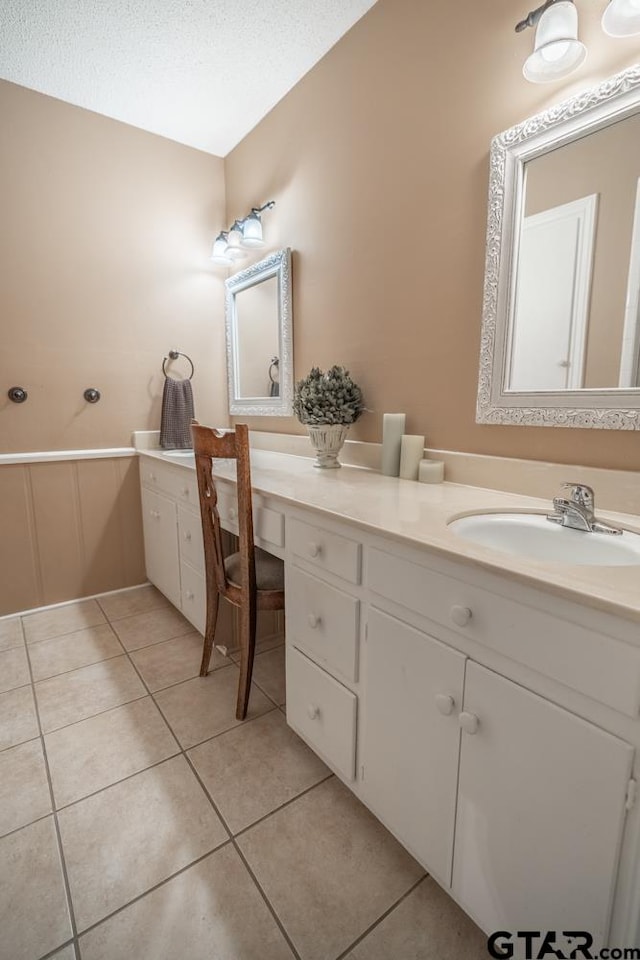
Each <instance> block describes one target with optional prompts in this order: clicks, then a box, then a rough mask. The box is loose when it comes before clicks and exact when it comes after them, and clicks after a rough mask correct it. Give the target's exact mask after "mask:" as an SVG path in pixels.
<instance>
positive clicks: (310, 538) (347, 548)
mask: <svg viewBox="0 0 640 960" xmlns="http://www.w3.org/2000/svg"><path fill="white" fill-rule="evenodd" d="M287 537H288V540H289V545H290V547H291V550H292V552H293V553H294V554H295V555H296V556H298V557H301V558H302V559H304V560H307V561H308V562H309V563H313V564H314V565H315V566H317V567H319V568H321V569H323V570H327V571H328V572H329V573H333V574H335V575H336V576H337V577H340V578H341V579H343V580H347V581H348V582H349V583H356V584H357V583H360V567H361V560H360V557H361V553H362V547H361V546H360V544H359V543H356V541H355V540H349V539H348V538H347V537H342V536H340V535H339V534H337V533H329V532H328V531H326V530H323V529H322V528H321V527H316V526H312V525H311V524H309V523H303V521H302V520H290V521H289V523H288V529H287Z"/></svg>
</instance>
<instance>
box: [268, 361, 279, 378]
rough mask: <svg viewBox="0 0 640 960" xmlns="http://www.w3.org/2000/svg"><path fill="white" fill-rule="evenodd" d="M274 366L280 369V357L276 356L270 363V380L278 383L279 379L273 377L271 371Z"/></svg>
mask: <svg viewBox="0 0 640 960" xmlns="http://www.w3.org/2000/svg"><path fill="white" fill-rule="evenodd" d="M274 367H275V368H276V370H278V371H279V370H280V357H274V358H273V360H272V361H271V363H270V365H269V380H271V383H278V381H277V380H274V379H273V373H272V372H271V371H272V370H273V368H274Z"/></svg>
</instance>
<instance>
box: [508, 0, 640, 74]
mask: <svg viewBox="0 0 640 960" xmlns="http://www.w3.org/2000/svg"><path fill="white" fill-rule="evenodd" d="M527 27H535V30H536V36H535V42H534V49H533V53H532V54H531V56H529V57H527V60H526V61H525V64H524V67H523V68H522V72H523V74H524V76H525V78H526V79H527V80H530V81H531V83H547V82H548V81H550V80H560V79H561V78H562V77H568V76H569V74H570V73H573V71H574V70H577V69H578V67H580V66H581V65H582V64H583V63H584V61H585V59H586V57H587V48H586V47H585V45H584V44H583V43H581V42H580V40H578V11H577V9H576V5H575V3H574V0H546V2H545V3H543V4H542V5H541V6H539V7H537V8H536V9H535V10H532V11H531V12H530V13H528V14H527V16H526V17H525V19H524V20H521V21H520V22H519V23H517V24H516V33H520V32H521V31H522V30H526V28H527ZM602 29H603V30H604V32H605V33H607V34H609V36H612V37H630V36H634V35H635V34H636V33H640V0H609V3H608V5H607V7H606V9H605V11H604V14H603V17H602Z"/></svg>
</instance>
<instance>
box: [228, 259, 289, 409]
mask: <svg viewBox="0 0 640 960" xmlns="http://www.w3.org/2000/svg"><path fill="white" fill-rule="evenodd" d="M225 290H226V293H225V319H226V336H227V373H228V380H229V412H230V413H232V414H244V415H245V416H252V417H255V416H263V417H289V416H291V414H292V413H293V329H292V327H293V319H292V313H291V250H290V249H289V248H288V247H287V248H286V249H284V250H278V251H276V252H275V253H272V254H270V255H269V256H268V257H265V258H264V260H260V262H259V263H254V264H253V265H252V266H250V267H247V268H246V269H245V270H241V271H240V272H239V273H236V274H234V276H232V277H229V278H228V279H227V280H225Z"/></svg>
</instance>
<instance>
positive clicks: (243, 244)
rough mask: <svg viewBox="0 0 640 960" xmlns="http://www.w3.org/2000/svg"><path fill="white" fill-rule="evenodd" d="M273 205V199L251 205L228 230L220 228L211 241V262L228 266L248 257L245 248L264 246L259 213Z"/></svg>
mask: <svg viewBox="0 0 640 960" xmlns="http://www.w3.org/2000/svg"><path fill="white" fill-rule="evenodd" d="M275 205H276V202H275V200H269V202H268V203H265V204H263V206H261V207H252V208H251V212H250V213H248V214H247V216H246V217H244V218H243V219H242V220H236V221H234V223H233V224H232V226H230V227H229V229H228V230H221V231H220V233H219V234H218V236H217V237H216V239H215V241H214V243H213V250H212V251H211V259H212V260H213V262H214V263H219V264H221V265H222V266H225V267H229V266H231V264H232V263H234V261H236V260H243V259H244V258H245V257H248V256H249V254H248V253H247V250H250V249H251V248H255V247H264V244H265V241H264V240H263V238H262V218H261V216H260V215H261V214H262V213H264V211H265V210H272V209H273V207H275Z"/></svg>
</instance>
